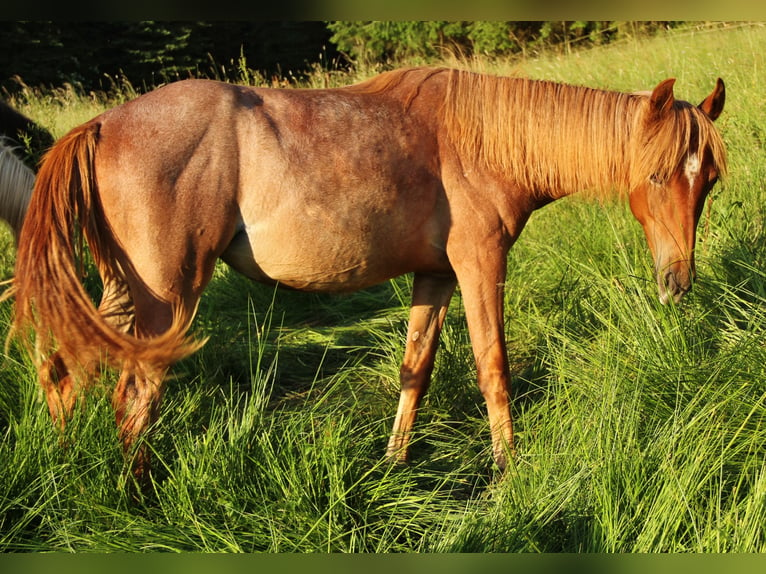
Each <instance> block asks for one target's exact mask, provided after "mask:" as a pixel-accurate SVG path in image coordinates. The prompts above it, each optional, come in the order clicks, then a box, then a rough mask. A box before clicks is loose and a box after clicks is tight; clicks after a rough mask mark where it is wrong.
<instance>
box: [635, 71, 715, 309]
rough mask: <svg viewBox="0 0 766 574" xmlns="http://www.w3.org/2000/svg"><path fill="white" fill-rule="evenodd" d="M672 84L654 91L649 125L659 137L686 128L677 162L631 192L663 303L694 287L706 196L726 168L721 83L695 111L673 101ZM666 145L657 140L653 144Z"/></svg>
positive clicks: (660, 86) (648, 113)
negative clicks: (719, 127)
mask: <svg viewBox="0 0 766 574" xmlns="http://www.w3.org/2000/svg"><path fill="white" fill-rule="evenodd" d="M674 81H675V80H673V79H669V80H665V81H664V82H662V83H660V84H659V85H658V86H657V87H656V88H655V89H654V90H653V91H652V93H651V95H650V96H649V98H648V111H647V116H646V120H645V121H646V122H647V124H652V123H654V125H653V126H650V127H651V128H653V129H652V133H654V134H655V135H656V134H658V133H660V132H661V131H662V124H663V122H672V123H674V124H675V125H676V126H683V127H682V129H678V127H676V129H675V132H676V133H677V134H680V135H681V138H682V139H683V140H684V141H685V142H686V143H684V144H682V146H683V147H682V148H680V150H676V151H675V152H673V151H669V152H668V156H669V157H672V158H674V159H673V160H672V163H671V164H669V167H667V168H666V169H664V171H662V170H661V171H660V173H653V174H652V175H650V176H649V177H647V178H646V179H645V180H644V181H642V182H640V183H639V184H638V185H637V186H635V187H634V189H633V190H632V192H631V194H630V207H631V210H632V211H633V214H634V215H635V216H636V219H638V221H639V222H640V223H641V225H642V226H643V228H644V233H645V234H646V239H647V242H648V244H649V249H650V250H651V253H652V256H653V258H654V269H655V274H656V277H657V286H658V288H659V296H660V300H661V301H662V302H663V303H667V302H668V301H670V300H671V299H672V300H673V301H674V302H678V301H680V300H681V298H682V297H683V296H684V294H686V293H687V292H688V291H689V290H690V289H691V287H692V281H693V280H694V278H695V276H696V270H695V264H694V244H695V241H696V228H697V222H698V221H699V218H700V214H701V213H702V208H703V205H704V203H705V198H706V197H707V195H708V193H709V192H710V190H711V189H712V187H713V185H714V184H715V182H716V181H717V179H718V177H719V175H721V172H722V171H724V170H725V168H726V166H725V155H724V152H723V145H722V143H721V140H720V137H719V136H718V134H717V133H716V131H715V128H713V127H712V121H713V120H715V119H716V118H717V117H718V116H719V115H720V114H721V111H722V110H723V105H724V100H725V89H724V84H723V81H722V80H721V79H720V78H719V79H718V82H717V84H716V87H715V89H714V90H713V92H712V93H711V94H710V95H709V96H708V97H707V98H705V100H704V101H703V102H702V103H701V104H700V105H699V106H696V108H695V107H694V106H691V105H689V104H688V103H686V102H681V101H677V100H675V98H674V96H673V83H674ZM700 112H701V113H700ZM684 115H685V117H682V116H684ZM668 131H670V130H668ZM666 139H668V140H669V139H670V138H666ZM662 142H663V138H662V137H659V136H658V137H655V139H654V140H653V141H652V142H651V143H652V145H662ZM647 145H649V144H647ZM668 145H670V144H668Z"/></svg>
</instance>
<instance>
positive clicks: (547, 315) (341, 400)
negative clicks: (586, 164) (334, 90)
mask: <svg viewBox="0 0 766 574" xmlns="http://www.w3.org/2000/svg"><path fill="white" fill-rule="evenodd" d="M764 53H766V28H765V27H763V26H761V25H742V26H727V27H721V26H717V27H699V28H690V29H688V30H682V31H677V32H675V33H673V34H670V35H667V36H663V37H660V38H655V39H651V40H637V39H634V40H631V41H626V42H623V43H620V44H616V45H612V46H608V47H604V48H597V49H593V50H589V51H587V52H580V53H574V54H572V55H570V56H567V57H559V56H551V57H550V58H547V59H536V60H528V61H521V62H518V61H512V62H483V63H480V64H479V65H481V66H482V67H484V68H486V69H488V70H490V71H495V72H500V73H525V74H529V75H532V76H535V77H546V78H551V79H556V80H563V81H568V82H573V83H584V84H588V85H593V86H600V87H605V88H614V89H621V90H636V89H647V88H651V87H652V86H654V85H655V84H656V83H658V82H659V81H661V80H663V79H664V78H665V77H668V76H673V77H676V78H677V79H678V81H677V83H676V94H677V96H678V97H681V98H683V99H688V100H690V101H694V102H696V101H701V100H702V99H703V98H704V97H705V96H706V95H707V94H708V93H709V92H710V91H711V90H712V88H713V86H714V84H715V78H716V77H717V76H722V77H723V78H724V80H725V82H726V86H727V103H726V108H725V111H724V114H723V116H722V117H721V118H720V119H719V120H718V124H719V127H720V129H721V131H722V133H723V135H724V139H725V141H726V143H727V146H728V149H729V155H730V177H729V178H728V180H727V181H725V182H724V183H723V184H722V185H720V186H719V187H717V188H716V190H715V191H714V193H713V197H712V198H711V201H710V203H709V206H708V208H706V210H705V213H704V214H703V218H702V221H701V222H700V229H699V244H698V267H699V269H698V270H699V275H700V279H699V282H698V284H697V285H695V289H694V291H693V292H692V293H691V294H690V295H689V296H688V297H687V298H686V299H685V300H684V302H683V303H682V304H681V305H680V306H662V305H660V304H659V302H658V301H657V295H656V286H655V283H654V280H653V278H652V271H651V268H650V264H651V261H650V257H649V255H648V250H647V248H646V245H645V240H644V238H643V234H642V232H641V229H640V226H639V225H638V224H637V223H636V222H635V221H634V220H633V218H632V216H631V215H630V212H629V209H628V207H627V205H626V204H624V203H621V202H616V201H615V202H605V203H603V204H597V203H589V202H587V201H585V200H583V199H581V198H578V197H572V198H568V199H564V200H562V201H560V202H557V203H554V204H552V205H550V206H548V207H546V208H544V209H542V210H540V211H539V212H537V213H535V214H534V216H533V217H532V219H531V221H530V222H529V224H528V226H527V229H526V230H525V231H524V233H523V234H522V236H521V238H520V239H519V241H518V242H517V244H516V245H515V246H514V248H513V250H512V251H511V253H510V255H509V271H508V278H507V297H506V317H507V328H506V331H507V338H508V341H509V349H508V353H509V359H510V361H511V365H512V369H513V374H514V383H513V396H514V403H513V411H514V417H515V427H516V431H517V436H518V443H519V444H518V447H519V454H518V456H517V458H516V460H515V461H514V463H513V464H512V465H511V467H510V468H509V469H508V470H507V471H506V472H505V473H504V474H499V473H497V472H496V471H495V470H494V469H493V466H492V462H491V447H490V443H489V429H488V426H487V421H486V417H485V411H484V405H483V399H482V397H481V394H480V393H479V391H478V389H477V388H476V385H475V367H474V364H473V359H472V353H471V349H470V342H469V340H468V335H467V330H466V328H465V321H464V317H463V313H462V303H461V300H460V297H459V293H458V295H457V296H456V297H455V299H454V301H453V303H452V305H451V307H450V310H449V314H448V319H447V324H446V327H445V330H444V333H443V337H442V340H441V343H440V348H439V355H438V358H437V365H436V368H435V372H434V377H433V384H432V386H431V389H430V391H429V394H428V396H427V398H426V399H425V401H424V404H423V408H422V414H421V417H420V419H419V421H418V423H417V427H416V434H415V437H414V441H415V442H414V445H413V452H412V462H411V464H410V465H409V466H406V467H404V468H398V467H391V466H389V465H388V464H387V463H386V462H385V461H384V459H383V457H382V454H383V452H384V449H385V445H386V439H387V434H388V432H389V430H390V426H391V423H392V418H393V414H394V412H395V409H396V401H397V396H398V380H397V378H398V368H399V362H400V360H401V356H402V352H403V344H404V338H405V333H406V320H407V304H408V298H409V290H410V286H411V284H410V278H408V277H403V278H400V279H397V280H395V281H391V282H390V283H387V284H384V285H381V286H378V287H376V288H373V289H370V290H367V291H364V292H361V293H358V294H354V295H345V296H324V295H306V294H300V293H291V292H282V291H275V290H273V289H271V288H268V287H263V286H260V285H255V284H252V283H250V282H248V281H247V280H246V279H244V278H242V277H240V276H238V275H236V274H234V273H232V272H230V271H229V270H227V269H226V268H225V267H224V266H223V265H222V266H220V267H219V268H218V269H217V271H216V277H215V278H214V281H213V282H212V284H211V286H210V288H209V289H208V291H207V292H206V294H205V296H204V298H203V301H202V304H201V307H200V313H199V316H198V319H197V320H196V322H195V325H194V329H195V330H196V331H197V333H199V334H200V335H210V337H211V339H210V342H209V343H208V344H207V346H206V347H205V348H203V349H202V351H200V352H199V353H198V354H197V355H195V356H193V357H191V358H189V359H187V360H185V361H183V362H182V363H180V364H179V365H177V366H176V368H175V369H174V371H173V376H172V378H171V379H170V381H169V383H168V390H167V393H166V399H165V402H164V404H163V408H162V414H161V420H160V421H159V423H158V425H157V426H156V428H155V429H154V434H153V435H152V437H151V439H150V446H151V448H152V450H153V452H154V461H155V470H156V473H155V476H154V483H153V485H152V488H151V489H150V491H149V492H148V493H147V494H146V495H145V496H144V497H143V498H140V499H134V498H133V496H132V495H131V490H130V488H127V486H126V484H125V483H126V479H125V476H126V473H125V471H126V464H125V462H124V461H123V459H122V456H121V454H120V449H119V445H118V441H117V436H116V431H115V429H114V425H113V419H112V417H113V415H112V413H111V409H110V406H109V392H108V389H109V385H108V383H109V380H108V378H107V380H105V384H104V386H103V387H102V388H98V389H96V391H95V392H94V393H93V395H92V396H90V397H89V399H88V402H87V408H83V409H82V410H78V412H77V413H76V416H75V419H74V420H73V421H72V423H71V424H70V425H69V426H68V427H67V429H66V431H65V432H64V433H63V434H61V433H59V432H58V431H56V430H55V429H54V428H53V427H52V425H51V424H50V421H49V417H48V414H47V409H46V407H45V405H44V401H42V400H41V398H40V396H39V393H38V390H37V388H36V382H35V373H34V370H33V368H32V365H31V363H30V362H29V360H28V359H27V358H26V357H25V356H24V355H23V354H22V353H21V352H20V351H19V348H18V347H17V346H16V345H15V344H12V345H11V346H10V348H9V350H8V353H7V354H6V355H5V357H4V360H3V361H2V362H0V382H1V384H0V433H1V434H2V438H1V439H0V549H2V550H5V551H222V552H261V551H267V552H307V551H316V552H411V551H429V552H458V551H459V552H474V551H475V552H488V551H497V552H505V551H508V552H517V551H522V552H560V551H567V552H668V551H693V552H719V551H720V552H729V551H736V552H752V551H762V550H764V549H766V532H765V531H764V529H765V528H766V526H765V525H766V473H765V471H766V467H765V466H764V463H765V461H766V447H764V445H766V409H765V405H766V403H765V400H766V372H764V371H765V370H766V367H765V366H764V365H766V350H765V348H764V343H765V342H766V339H764V329H766V312H765V311H766V308H765V307H764V302H765V301H766V266H765V265H764V257H765V256H764V253H766V236H765V235H764V203H763V200H762V199H761V196H762V193H763V190H764V181H766V177H764V176H765V174H764V168H765V165H766V162H764V157H765V156H764V128H763V126H766V118H765V117H764V115H765V114H766V111H765V110H764V108H763V105H762V101H763V93H766V90H765V89H764V88H766V86H765V85H764V80H763V79H762V78H763V74H762V71H763V69H764V63H765V62H764V56H763V54H764ZM320 73H322V72H320ZM327 74H330V73H329V72H327ZM328 78H330V79H328ZM328 81H332V82H335V81H338V82H340V78H338V77H336V75H335V73H334V72H333V73H332V74H330V76H327V75H326V76H323V77H317V78H315V79H313V80H311V82H313V83H314V84H316V85H319V84H322V83H327V82H328ZM32 95H34V94H32V93H31V92H30V97H29V98H28V100H27V101H26V102H22V101H20V102H18V103H19V104H20V106H21V107H23V106H24V105H28V106H29V108H30V109H27V110H24V111H25V112H27V113H29V115H30V116H32V117H35V118H41V121H42V120H45V122H47V123H48V126H49V127H51V128H53V130H54V132H55V133H56V135H62V133H63V132H64V131H66V129H68V128H69V127H72V126H73V125H75V124H77V123H79V122H80V121H83V120H84V119H87V118H84V117H82V116H84V115H85V112H88V113H90V111H93V109H94V106H95V107H106V106H108V105H109V102H108V101H98V102H95V103H94V100H92V99H90V100H88V99H87V98H85V99H79V98H74V97H72V98H70V99H68V100H65V101H64V100H56V101H55V102H54V101H51V102H45V101H41V100H35V98H34V97H32ZM37 95H39V94H37ZM116 100H119V97H117V98H116ZM70 109H71V110H72V111H71V114H70V113H69V111H68V110H70ZM94 113H95V112H94ZM54 116H55V121H54ZM1 239H2V240H3V241H4V243H3V245H2V246H0V266H1V267H2V269H3V270H4V271H3V274H4V276H6V277H7V276H10V275H11V273H12V265H13V246H12V243H11V241H10V238H9V236H7V234H6V235H3V236H2V238H1ZM9 317H10V304H9V303H5V304H3V305H2V306H1V307H0V324H2V325H3V328H2V331H3V332H6V331H7V326H8V324H9Z"/></svg>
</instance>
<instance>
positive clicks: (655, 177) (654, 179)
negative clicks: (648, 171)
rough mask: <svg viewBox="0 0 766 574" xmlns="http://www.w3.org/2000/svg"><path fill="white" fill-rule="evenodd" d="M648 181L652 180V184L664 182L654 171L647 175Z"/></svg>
mask: <svg viewBox="0 0 766 574" xmlns="http://www.w3.org/2000/svg"><path fill="white" fill-rule="evenodd" d="M649 181H650V182H652V185H662V184H663V183H665V182H663V181H662V178H660V176H659V175H657V174H656V173H653V174H652V175H651V176H650V177H649Z"/></svg>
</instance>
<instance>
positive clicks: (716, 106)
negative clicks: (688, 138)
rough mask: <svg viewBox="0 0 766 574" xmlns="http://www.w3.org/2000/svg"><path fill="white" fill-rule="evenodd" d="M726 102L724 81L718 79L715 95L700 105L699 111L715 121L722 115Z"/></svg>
mask: <svg viewBox="0 0 766 574" xmlns="http://www.w3.org/2000/svg"><path fill="white" fill-rule="evenodd" d="M725 101H726V86H724V85H723V80H722V79H721V78H718V80H717V81H716V83H715V89H714V90H713V93H712V94H710V95H709V96H708V97H707V98H705V99H704V100H703V102H702V103H701V104H700V105H699V109H701V110H702V111H703V112H705V113H706V114H707V116H708V117H709V118H710V119H711V120H713V121H715V120H716V119H718V116H720V115H721V112H722V111H723V104H724V102H725Z"/></svg>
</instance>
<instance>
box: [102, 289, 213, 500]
mask: <svg viewBox="0 0 766 574" xmlns="http://www.w3.org/2000/svg"><path fill="white" fill-rule="evenodd" d="M133 295H134V302H135V335H136V336H137V337H139V338H149V337H154V336H157V335H161V334H162V333H164V332H165V331H167V330H168V329H169V328H170V326H171V324H172V322H173V317H174V307H173V305H171V304H170V303H168V302H164V301H160V300H158V299H157V298H156V297H154V296H153V295H151V294H149V293H147V292H144V291H141V292H140V293H136V292H135V291H134V293H133ZM197 299H198V297H194V300H193V301H192V302H189V301H188V300H187V301H185V302H184V303H185V306H184V308H183V309H182V310H181V313H182V314H184V315H183V316H184V317H187V318H191V317H192V316H193V314H194V311H195V310H196V301H197ZM169 368H170V365H169V364H166V363H146V362H140V363H137V364H135V365H126V366H125V368H124V369H123V371H122V373H121V374H120V379H119V381H118V383H117V386H116V387H115V389H114V393H113V394H112V407H113V408H114V412H115V420H116V423H117V427H118V429H119V437H120V441H121V442H122V445H123V449H124V452H125V454H126V455H128V456H132V457H133V464H132V468H133V474H134V476H135V477H136V479H137V480H138V481H139V482H140V483H142V484H144V485H145V484H146V480H147V479H148V476H149V471H150V466H151V464H150V454H149V449H148V447H147V445H146V443H145V442H144V441H143V440H142V437H144V436H145V435H146V432H147V430H149V429H150V427H151V426H152V425H153V424H154V423H155V422H156V421H157V418H158V415H159V409H160V403H161V401H162V396H163V394H164V390H165V375H166V374H167V371H168V369H169Z"/></svg>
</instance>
